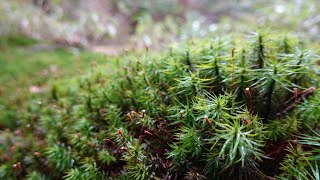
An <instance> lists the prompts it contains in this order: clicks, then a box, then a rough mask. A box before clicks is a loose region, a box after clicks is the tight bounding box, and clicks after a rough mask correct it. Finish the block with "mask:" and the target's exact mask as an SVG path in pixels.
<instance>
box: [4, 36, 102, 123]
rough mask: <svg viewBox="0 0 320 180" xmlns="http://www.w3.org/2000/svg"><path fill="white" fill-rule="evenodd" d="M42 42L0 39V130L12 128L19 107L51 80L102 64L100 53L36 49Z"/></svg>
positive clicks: (76, 73)
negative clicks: (91, 65)
mask: <svg viewBox="0 0 320 180" xmlns="http://www.w3.org/2000/svg"><path fill="white" fill-rule="evenodd" d="M42 45H43V42H39V41H37V40H34V39H31V38H27V37H24V36H19V35H17V36H14V35H12V36H1V37H0V51H1V53H0V72H1V76H0V114H1V115H0V127H2V128H3V127H10V128H14V127H15V125H16V124H15V123H16V121H17V120H18V119H19V113H18V112H19V108H22V106H23V105H24V104H25V103H28V102H29V100H30V98H32V97H33V96H34V93H30V90H31V91H32V87H34V88H33V89H34V90H35V91H37V88H38V90H40V91H39V92H38V93H37V96H39V95H41V94H43V93H41V92H43V91H47V90H48V87H49V85H50V83H51V82H52V81H53V80H57V79H61V78H68V77H71V76H73V75H79V74H83V73H86V71H87V70H88V69H89V68H88V67H90V64H91V63H92V62H95V63H98V64H99V63H100V64H103V63H106V57H105V56H104V55H102V54H96V53H90V52H84V51H82V50H76V51H74V52H72V51H71V50H70V48H66V47H61V48H54V46H50V45H49V47H48V48H46V49H37V47H39V46H40V48H41V46H42Z"/></svg>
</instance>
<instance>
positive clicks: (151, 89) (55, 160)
mask: <svg viewBox="0 0 320 180" xmlns="http://www.w3.org/2000/svg"><path fill="white" fill-rule="evenodd" d="M283 41H287V42H283ZM295 42H298V41H294V40H292V39H290V38H289V37H288V38H284V36H282V35H274V34H270V33H254V34H253V35H252V36H250V37H249V39H248V40H247V39H242V38H234V37H233V38H225V39H214V40H206V41H199V42H195V41H193V42H186V43H185V44H184V45H179V46H178V47H173V48H172V51H170V53H168V54H167V55H163V56H161V57H156V56H154V57H152V56H150V55H149V54H148V53H147V54H146V56H141V57H142V58H137V57H136V56H134V55H132V54H129V55H127V56H124V57H121V58H120V60H119V61H114V62H110V64H109V66H108V67H107V71H106V67H103V68H99V67H93V68H92V70H91V72H90V73H88V74H87V75H86V76H82V77H79V78H74V79H70V80H66V81H60V82H56V83H55V84H54V86H53V90H52V91H51V92H52V94H51V96H50V97H52V98H48V99H42V100H41V103H36V102H31V105H30V107H29V108H28V109H26V110H25V112H23V120H22V122H21V126H20V127H19V128H18V129H17V130H16V131H15V132H2V136H1V137H2V140H1V143H2V146H1V154H2V155H1V159H0V162H1V164H2V165H1V166H0V176H2V178H12V179H19V178H22V177H27V178H29V179H108V178H115V179H181V177H184V178H186V179H257V178H260V179H266V178H271V177H279V178H283V179H286V178H290V177H297V178H298V177H299V178H300V177H301V178H307V179H309V178H315V177H316V176H317V175H319V174H317V173H318V171H317V169H318V166H317V163H318V159H319V158H318V159H317V157H319V155H320V154H319V151H318V150H316V149H317V143H318V144H319V142H320V141H319V137H318V138H315V139H314V140H313V141H312V142H310V141H311V140H312V138H310V136H311V137H313V136H318V135H317V133H316V131H318V129H317V128H318V127H319V126H318V125H319V122H318V120H319V119H318V114H319V113H320V109H319V108H318V107H316V108H315V107H314V106H318V103H317V102H319V100H320V96H319V92H318V91H317V90H316V88H315V87H317V86H319V72H320V71H319V58H318V55H316V54H315V53H314V52H313V51H309V50H305V49H304V47H302V46H301V45H300V44H299V43H295ZM293 88H297V89H298V92H296V93H294V91H293ZM299 110H300V112H299ZM302 117H303V119H302ZM297 125H298V126H297ZM311 126H312V127H315V128H314V129H313V130H311V128H310V127H311ZM301 134H305V135H304V136H301V137H300V142H298V143H297V141H296V138H297V139H298V137H297V136H300V135H301ZM286 148H287V149H288V151H287V150H286ZM302 149H304V151H303V152H302ZM306 151H308V153H307V152H306ZM301 154H303V155H301ZM272 158H274V159H275V160H272V161H271V160H270V159H272ZM297 158H298V160H297V161H295V162H296V163H298V165H299V166H295V167H297V168H298V169H295V167H292V166H291V164H290V162H291V161H292V160H293V161H294V159H297ZM280 167H281V168H280ZM318 177H319V176H318Z"/></svg>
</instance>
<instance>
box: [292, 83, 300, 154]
mask: <svg viewBox="0 0 320 180" xmlns="http://www.w3.org/2000/svg"><path fill="white" fill-rule="evenodd" d="M293 93H294V99H295V106H296V136H297V148H298V140H299V122H298V118H299V112H298V110H299V109H298V89H297V88H293Z"/></svg>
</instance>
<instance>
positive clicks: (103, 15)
mask: <svg viewBox="0 0 320 180" xmlns="http://www.w3.org/2000/svg"><path fill="white" fill-rule="evenodd" d="M259 28H260V29H270V30H276V31H282V32H288V33H290V34H295V35H297V36H300V37H302V38H306V39H308V40H310V41H313V42H314V44H315V45H318V44H319V39H320V35H319V31H320V1H319V0H290V1H289V0H273V1H270V0H259V1H255V0H251V1H250V0H211V1H210V0H153V1H150V0H135V1H132V0H2V1H1V2H0V72H1V76H0V128H7V127H13V126H14V125H15V123H16V122H18V121H17V120H19V118H20V113H19V112H21V111H22V110H23V108H24V107H25V105H26V104H28V101H29V100H30V99H32V98H33V97H34V96H38V97H39V96H41V95H42V94H45V93H46V92H47V90H48V86H49V85H50V82H51V81H52V80H56V79H59V78H66V77H70V76H72V75H75V74H79V73H80V74H81V73H82V72H85V69H86V68H87V67H89V66H88V64H90V63H92V62H93V61H94V62H96V63H99V64H104V63H107V61H108V59H109V58H111V57H114V56H120V55H121V54H122V53H123V52H125V51H128V50H130V49H135V50H139V49H145V47H148V48H149V49H151V50H152V51H153V52H161V51H162V50H164V49H165V48H166V47H168V44H171V43H173V42H180V41H183V40H186V39H193V38H196V39H198V38H213V37H216V36H223V35H226V34H233V33H243V34H244V35H245V34H246V33H248V32H250V31H255V30H257V29H259Z"/></svg>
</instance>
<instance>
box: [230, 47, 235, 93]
mask: <svg viewBox="0 0 320 180" xmlns="http://www.w3.org/2000/svg"><path fill="white" fill-rule="evenodd" d="M234 51H235V48H232V50H231V56H232V79H231V90H233V87H234V81H233V76H234Z"/></svg>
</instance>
